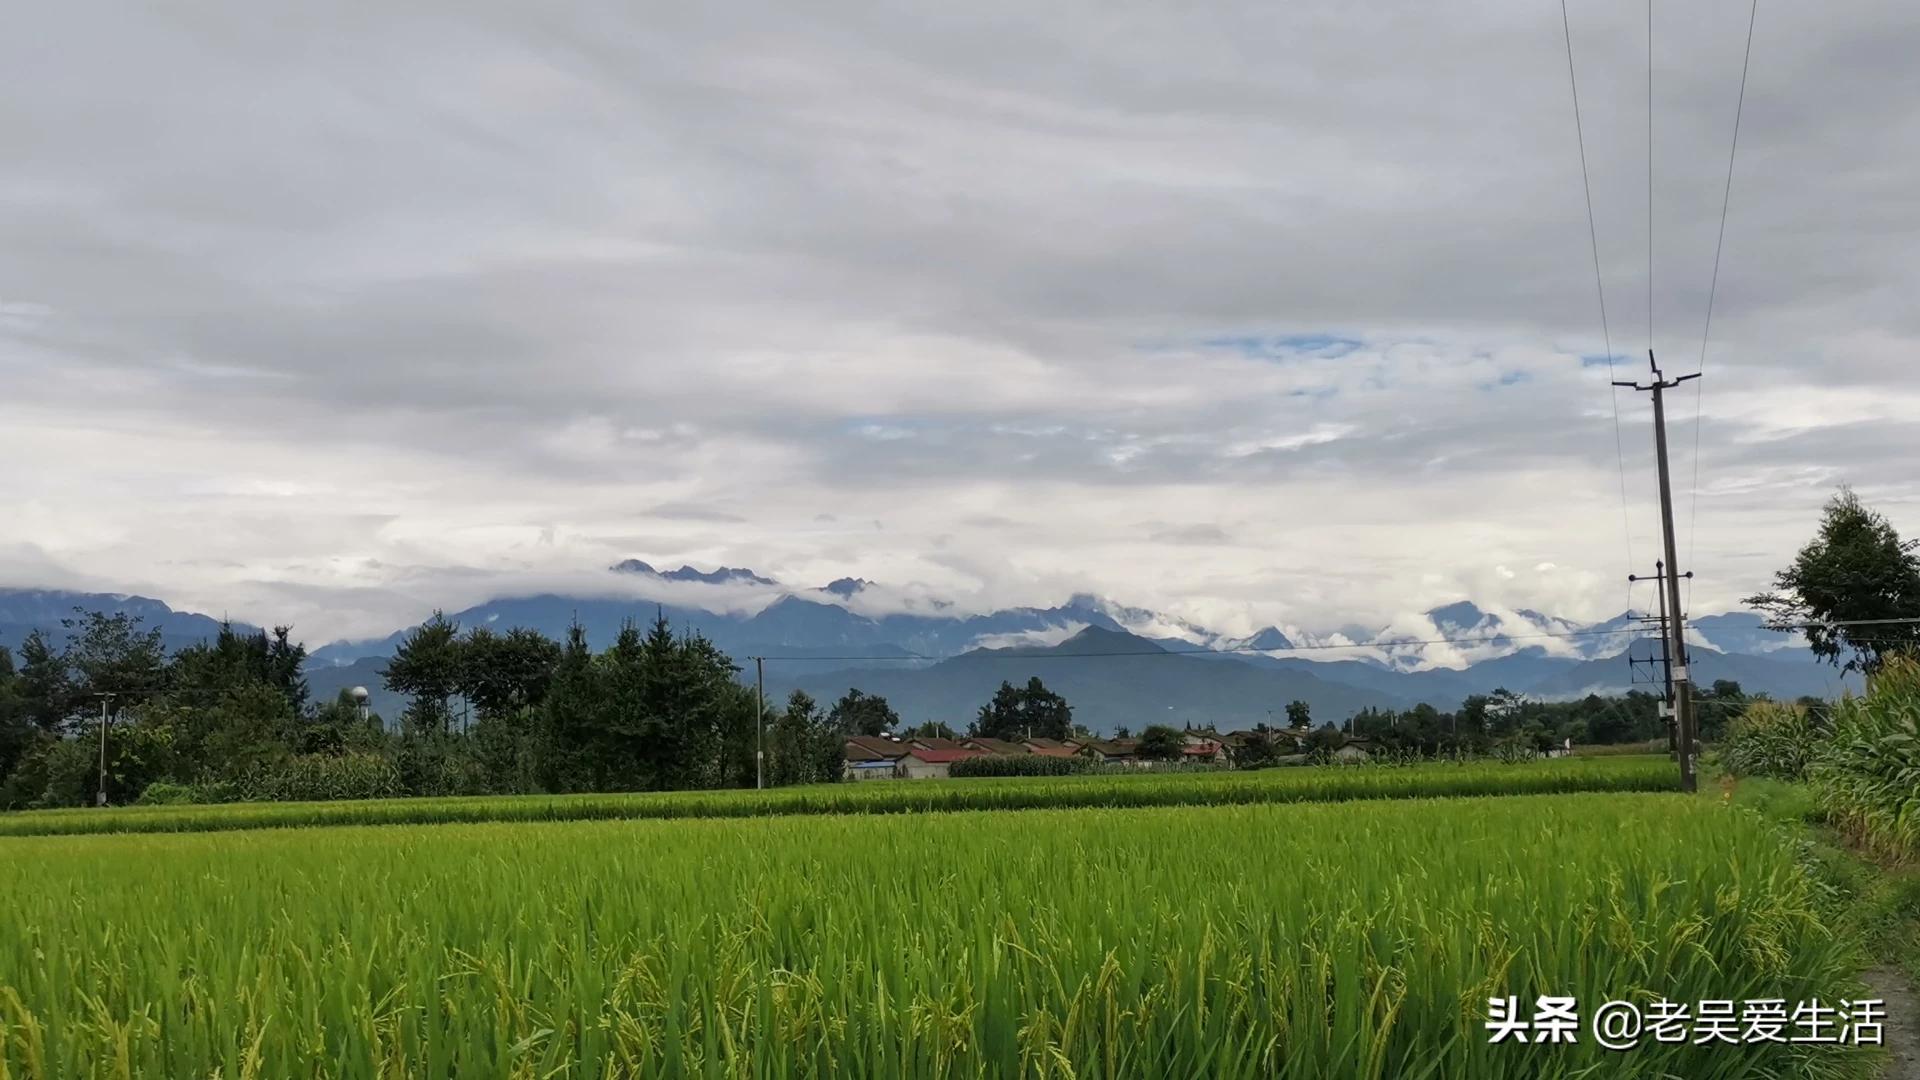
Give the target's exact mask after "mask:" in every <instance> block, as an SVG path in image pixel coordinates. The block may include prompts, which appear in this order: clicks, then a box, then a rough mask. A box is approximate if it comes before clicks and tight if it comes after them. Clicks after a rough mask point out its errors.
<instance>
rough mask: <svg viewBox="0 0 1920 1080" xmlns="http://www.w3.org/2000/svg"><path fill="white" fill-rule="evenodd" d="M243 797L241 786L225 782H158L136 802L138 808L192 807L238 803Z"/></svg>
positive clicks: (149, 785)
mask: <svg viewBox="0 0 1920 1080" xmlns="http://www.w3.org/2000/svg"><path fill="white" fill-rule="evenodd" d="M241 797H242V792H241V790H240V787H239V785H237V784H232V783H229V782H227V781H224V780H216V781H212V782H210V783H205V784H176V783H173V782H171V781H167V780H156V781H154V782H153V783H151V784H148V785H147V790H145V791H143V792H141V793H140V798H138V799H136V800H134V804H135V805H136V806H190V805H198V804H206V803H229V802H237V801H239V800H240V798H241Z"/></svg>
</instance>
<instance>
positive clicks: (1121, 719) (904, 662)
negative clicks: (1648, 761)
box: [0, 559, 1857, 730]
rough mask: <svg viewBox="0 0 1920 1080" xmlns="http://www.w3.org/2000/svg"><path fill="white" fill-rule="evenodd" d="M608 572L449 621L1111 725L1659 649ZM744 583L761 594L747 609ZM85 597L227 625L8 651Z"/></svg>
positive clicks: (1344, 708)
mask: <svg viewBox="0 0 1920 1080" xmlns="http://www.w3.org/2000/svg"><path fill="white" fill-rule="evenodd" d="M610 570H611V571H612V572H613V575H614V576H615V577H617V578H618V579H619V580H620V581H622V582H638V583H640V584H641V586H642V590H641V591H645V585H646V584H647V583H649V582H653V581H659V582H663V583H671V585H670V587H668V586H663V587H662V590H661V591H663V592H667V593H671V595H672V596H673V597H674V599H675V601H676V602H675V603H672V604H669V603H664V602H656V601H654V600H648V599H638V598H635V597H634V596H631V595H629V596H625V597H610V596H560V595H554V594H541V595H534V596H523V597H507V598H502V599H497V600H492V601H489V602H487V603H484V604H480V605H476V606H474V607H471V608H467V609H465V610H462V611H458V612H454V613H451V615H450V616H449V617H450V618H452V619H454V620H455V621H456V622H458V623H459V624H460V625H462V626H492V627H496V628H498V629H502V630H504V629H507V628H509V627H514V626H525V627H530V628H533V629H536V630H539V631H541V632H542V633H545V634H547V635H548V636H550V637H554V638H559V637H561V636H562V635H563V634H564V633H565V632H566V629H567V627H568V626H569V625H570V624H572V623H574V622H578V623H579V624H580V626H581V627H582V628H583V629H584V630H585V631H586V634H587V638H588V640H589V641H590V642H592V643H594V644H595V645H596V646H601V645H604V644H605V643H607V642H609V641H611V640H612V638H613V637H614V635H615V634H617V633H618V632H619V629H620V627H621V625H622V624H623V623H625V622H626V621H628V620H635V621H639V622H643V623H644V622H645V621H647V620H649V619H651V618H653V617H654V615H655V614H656V612H657V613H659V614H661V615H664V616H665V617H666V618H667V619H669V620H670V621H672V622H673V624H674V625H675V627H676V628H680V629H688V630H697V631H698V632H700V633H702V634H704V635H706V636H707V637H708V638H710V639H712V640H713V642H714V643H715V644H716V645H718V646H719V647H720V648H721V649H723V650H724V651H726V652H727V653H728V654H730V655H731V656H733V657H734V658H735V659H736V661H738V662H740V663H741V665H742V667H743V668H744V669H745V674H746V675H747V676H748V677H750V676H751V673H752V670H753V668H752V665H751V664H750V663H748V662H747V660H748V658H750V657H755V656H760V657H766V658H767V662H766V665H765V669H766V682H767V690H768V694H769V698H770V699H779V698H784V697H785V695H786V694H787V693H788V692H789V691H791V690H795V689H802V690H806V691H807V692H809V693H811V694H813V695H814V696H815V697H816V698H820V699H823V700H827V701H831V700H832V699H834V698H837V697H839V696H840V695H841V694H843V693H845V692H846V691H847V690H848V689H849V688H854V687H857V688H859V689H861V690H864V691H866V692H868V693H877V694H882V695H884V696H886V697H887V698H888V700H889V701H891V702H892V703H893V705H894V707H895V709H896V710H897V711H899V712H900V714H901V716H902V717H903V718H904V719H906V720H908V721H912V722H917V721H919V720H927V719H933V720H944V721H946V722H948V723H958V722H964V720H965V719H966V718H967V717H969V716H971V715H972V713H973V711H974V710H975V709H976V708H977V707H978V706H979V704H980V703H981V702H982V701H984V700H986V698H987V697H989V696H990V695H991V694H992V692H993V689H994V687H996V686H998V685H999V683H1000V682H1001V681H1002V680H1003V679H1004V680H1008V681H1013V682H1024V681H1025V680H1026V679H1027V678H1028V677H1029V676H1032V675H1038V676H1040V677H1041V678H1043V679H1044V680H1046V682H1047V684H1048V685H1049V686H1050V687H1052V688H1054V689H1055V690H1058V691H1059V692H1061V693H1062V694H1064V695H1066V697H1067V699H1068V700H1069V701H1071V702H1073V703H1074V704H1075V707H1076V712H1077V715H1079V716H1081V717H1082V718H1083V719H1084V720H1086V721H1088V722H1089V723H1091V724H1092V725H1093V726H1095V727H1096V728H1097V729H1104V730H1111V729H1112V728H1114V727H1117V726H1122V725H1124V726H1129V727H1139V726H1142V725H1144V724H1147V723H1153V722H1164V721H1166V720H1169V719H1178V720H1181V721H1191V722H1196V723H1198V722H1207V723H1216V724H1231V725H1235V726H1240V725H1245V724H1251V723H1256V722H1259V721H1261V720H1265V719H1267V718H1268V714H1269V710H1277V709H1279V708H1281V707H1283V706H1284V705H1285V704H1286V703H1287V702H1288V701H1292V700H1295V699H1298V700H1303V701H1306V702H1307V703H1308V704H1309V705H1310V706H1312V708H1313V710H1314V714H1315V715H1316V716H1319V717H1321V718H1323V719H1340V718H1344V717H1345V716H1346V715H1348V714H1350V713H1351V712H1353V711H1355V710H1358V709H1361V708H1367V707H1380V708H1405V707H1409V706H1411V705H1413V704H1415V703H1418V702H1427V703H1429V704H1432V705H1435V706H1436V707H1440V708H1452V707H1454V706H1456V705H1458V704H1459V702H1460V701H1461V700H1462V699H1463V698H1465V697H1467V696H1468V695H1470V694H1475V693H1486V692H1489V691H1491V690H1493V689H1495V688H1497V687H1505V688H1507V689H1510V690H1514V691H1518V692H1523V693H1528V694H1533V695H1536V696H1540V697H1547V698H1567V697H1574V696H1580V695H1583V694H1586V693H1589V692H1620V691H1624V690H1626V689H1628V688H1630V687H1631V686H1632V685H1634V679H1635V671H1634V669H1632V668H1630V666H1629V665H1628V663H1627V660H1626V656H1625V655H1624V654H1625V653H1626V652H1627V651H1628V649H1629V647H1630V646H1633V647H1635V649H1636V650H1637V651H1638V652H1644V651H1645V650H1646V649H1647V647H1648V646H1649V645H1651V644H1652V643H1651V642H1648V641H1646V640H1645V639H1644V638H1639V637H1637V635H1636V633H1635V628H1636V627H1637V626H1638V620H1639V616H1637V615H1636V614H1635V613H1632V612H1623V613H1622V614H1620V615H1617V616H1615V617H1613V618H1612V619H1608V620H1605V621H1603V622H1599V623H1590V624H1586V623H1579V622H1576V621H1573V620H1567V619H1562V618H1558V617H1555V616H1551V615H1547V614H1544V613H1541V612H1537V611H1531V610H1526V609H1519V610H1505V609H1488V608H1482V607H1480V606H1478V605H1475V604H1473V603H1471V602H1465V601H1462V602H1458V603H1453V604H1447V605H1443V606H1441V607H1436V608H1433V609H1431V610H1429V611H1427V612H1425V613H1424V616H1423V618H1422V620H1420V621H1419V622H1418V623H1416V624H1415V629H1414V630H1413V631H1412V632H1406V627H1405V625H1404V624H1403V625H1402V626H1401V627H1400V628H1399V629H1398V630H1396V631H1391V632H1390V631H1388V630H1376V631H1367V630H1363V629H1360V628H1348V629H1346V630H1343V631H1341V632H1339V633H1337V634H1334V635H1328V636H1326V637H1317V636H1315V635H1312V634H1307V633H1303V632H1299V631H1294V632H1292V633H1289V632H1288V631H1284V630H1282V629H1281V628H1279V627H1275V626H1269V627H1265V628H1262V629H1260V630H1258V631H1256V632H1255V633H1253V634H1250V635H1246V636H1244V637H1236V636H1229V635H1225V634H1220V633H1216V632H1214V631H1211V630H1209V629H1207V628H1205V627H1202V626H1199V625H1196V624H1194V623H1192V622H1190V621H1187V620H1183V619H1180V618H1177V617H1173V616H1169V615H1165V614H1163V613H1159V612H1155V611H1152V610H1149V609H1145V608H1137V607H1129V606H1126V605H1121V604H1117V603H1114V602H1112V601H1109V600H1106V599H1103V598H1101V597H1097V596H1093V595H1090V594H1077V595H1075V596H1072V597H1069V598H1068V599H1067V601H1066V602H1065V603H1063V604H1060V605H1057V606H1053V607H1014V608H1004V609H1000V610H996V611H990V612H985V613H969V612H965V611H962V610H960V609H959V608H957V607H956V606H954V605H952V604H949V603H944V602H940V601H923V602H920V603H919V604H917V605H915V606H914V607H913V608H912V609H910V610H891V611H889V610H886V609H885V607H884V606H874V605H872V604H869V603H868V601H870V600H872V599H873V598H874V597H875V596H877V595H881V594H884V592H885V590H884V589H883V587H881V586H877V585H875V584H874V583H873V582H870V581H867V580H864V579H861V578H855V577H846V578H841V579H839V580H836V581H833V582H831V583H829V584H827V585H825V586H823V587H820V588H817V589H788V588H786V587H784V586H781V585H780V584H779V583H777V582H776V581H774V580H773V579H772V578H769V577H766V576H763V575H761V574H759V573H756V572H755V571H753V570H750V569H745V568H737V567H724V566H723V567H720V568H718V569H715V570H712V571H702V570H698V569H695V568H694V567H691V566H682V567H680V568H678V569H676V570H668V571H660V570H657V569H655V568H654V567H653V566H652V565H650V564H649V563H647V562H644V561H642V560H639V559H629V560H626V561H624V562H621V563H618V564H616V565H615V566H613V567H611V568H610ZM709 594H711V595H709ZM723 594H724V595H723ZM742 594H750V595H749V598H748V600H747V601H746V602H745V606H744V607H743V606H740V605H741V604H742V600H741V595H742ZM689 596H691V597H693V599H694V600H695V601H698V602H700V603H708V604H709V606H699V603H692V602H689V600H688V597H689ZM856 607H864V608H865V610H866V613H862V611H859V610H855V608H856ZM75 608H81V609H86V610H102V611H125V612H129V613H132V614H136V615H139V616H141V618H142V619H143V620H145V623H146V625H148V626H153V627H158V628H160V630H161V632H162V637H163V639H164V640H165V641H166V643H167V645H168V647H169V648H179V647H181V646H183V645H186V644H191V643H192V642H195V641H200V640H205V639H207V638H209V637H211V636H212V635H213V634H214V633H216V632H217V630H218V627H219V625H220V621H219V620H218V619H215V618H212V617H210V616H207V615H203V614H197V613H193V612H181V611H175V610H173V609H172V608H170V607H169V606H168V605H166V604H165V603H163V602H161V601H158V600H153V599H149V598H145V597H139V596H121V595H111V594H99V593H72V592H60V591H55V590H33V589H13V590H7V589H0V645H7V646H12V647H14V648H16V649H17V647H18V644H19V641H20V639H22V638H24V637H25V636H26V634H27V633H28V632H30V631H31V630H33V629H35V628H39V629H42V630H44V631H47V632H48V633H51V634H53V635H54V636H55V637H56V638H58V637H59V636H60V635H61V629H60V625H59V623H60V619H61V618H63V617H68V616H71V615H72V614H73V610H74V609H75ZM242 628H243V629H248V630H251V629H252V628H251V627H242ZM1428 628H1430V629H1428ZM410 629H411V628H410V627H405V628H400V629H397V630H395V631H394V632H393V633H391V634H389V635H387V636H386V637H383V638H378V639H372V640H365V641H353V642H348V641H340V642H333V643H330V644H327V645H322V646H320V647H318V648H315V649H314V650H313V651H312V654H311V656H310V657H309V660H308V671H307V675H308V681H309V684H310V685H311V687H312V690H313V692H314V695H315V697H316V698H324V697H331V696H332V695H333V694H335V693H337V692H338V691H339V690H341V689H344V688H346V687H350V686H356V685H363V686H366V687H367V688H368V689H369V690H370V691H372V693H373V706H374V708H375V709H376V710H377V711H380V712H382V713H383V714H385V715H389V716H391V715H395V714H396V713H397V711H398V709H399V708H400V706H401V704H402V702H400V701H399V700H397V699H396V698H394V697H392V696H391V695H389V694H388V693H387V692H386V691H385V690H384V687H383V686H382V685H381V678H380V671H381V669H382V668H383V667H384V666H385V662H386V659H387V658H388V657H390V656H391V655H392V654H393V651H394V649H395V648H397V647H398V646H399V644H400V642H401V641H402V640H403V639H404V638H405V636H406V634H407V632H408V631H409V630H410ZM1689 631H1690V637H1691V639H1692V642H1693V645H1694V654H1695V655H1694V667H1695V677H1696V678H1697V679H1699V680H1700V681H1702V682H1703V683H1710V682H1711V681H1712V680H1714V679H1716V678H1728V679H1734V680H1736V681H1738V682H1740V683H1741V685H1742V686H1743V687H1744V688H1745V689H1747V690H1749V691H1765V692H1767V693H1771V694H1773V695H1775V696H1778V697H1798V696H1800V695H1802V694H1819V695H1823V696H1824V695H1832V694H1836V693H1838V692H1839V691H1840V689H1841V688H1842V687H1845V686H1849V685H1853V686H1854V687H1855V688H1856V689H1857V684H1853V683H1849V682H1847V681H1846V680H1843V679H1842V678H1840V677H1839V674H1838V673H1837V672H1836V671H1835V670H1834V669H1832V668H1831V667H1827V666H1824V665H1821V664H1818V663H1817V662H1815V661H1814V660H1813V659H1812V657H1811V655H1810V654H1809V653H1808V652H1807V651H1806V650H1805V648H1804V647H1802V643H1801V642H1799V641H1798V640H1797V639H1796V638H1793V637H1790V636H1788V635H1783V634H1778V633H1774V632H1771V631H1768V630H1766V629H1765V628H1764V625H1763V623H1762V621H1761V620H1760V618H1759V617H1758V616H1756V615H1752V614H1749V613H1745V612H1734V613H1728V614H1722V615H1710V616H1706V617H1703V618H1700V619H1696V620H1693V621H1692V622H1691V623H1690V624H1689ZM1438 638H1445V639H1449V641H1450V642H1451V644H1449V645H1447V646H1444V648H1445V649H1446V650H1450V651H1449V652H1447V653H1445V654H1444V655H1443V654H1440V653H1437V652H1436V646H1434V645H1431V644H1425V643H1424V642H1430V641H1432V640H1433V639H1438ZM1636 641H1638V642H1639V643H1638V645H1637V646H1636V645H1635V642H1636ZM1443 665H1444V666H1443ZM1649 674H1650V672H1649V670H1648V669H1647V668H1646V667H1644V666H1643V667H1641V668H1640V669H1639V670H1638V677H1639V678H1640V679H1641V680H1643V681H1644V680H1645V679H1646V678H1647V677H1648V676H1649Z"/></svg>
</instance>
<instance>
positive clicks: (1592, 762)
mask: <svg viewBox="0 0 1920 1080" xmlns="http://www.w3.org/2000/svg"><path fill="white" fill-rule="evenodd" d="M1677 783H1678V776H1677V774H1676V772H1675V768H1674V765H1673V763H1672V762H1670V761H1667V760H1666V759H1665V758H1663V757H1655V756H1647V755H1641V756H1633V757H1612V758H1593V759H1587V758H1562V759H1557V760H1551V761H1536V762H1526V763H1520V764H1503V763H1501V762H1497V761H1474V762H1433V763H1427V764H1420V765H1405V766H1375V765H1356V766H1341V767H1327V768H1293V769H1266V770H1261V771H1257V772H1218V773H1172V774H1150V773H1142V774H1137V775H1124V774H1123V775H1114V774H1103V775H1097V776H1065V777H1054V778H1034V777H1008V778H987V777H981V778H975V779H966V780H911V781H896V780H887V781H866V782H863V783H846V784H823V785H817V786H813V787H797V788H772V789H769V790H766V791H670V792H636V793H630V794H612V795H509V796H479V797H467V798H440V799H370V800H360V801H353V802H319V803H238V804H228V805H215V806H136V807H127V808H113V809H107V810H100V809H94V808H81V809H71V810H36V811H29V812H25V813H13V814H0V836H26V835H38V834H66V833H103V832H211V831H218V830H227V829H264V828H283V827H294V826H315V825H424V824H435V823H447V822H483V821H588V820H600V819H619V818H714V817H764V816H770V815H787V814H885V813H910V812H924V811H935V810H1021V809H1034V808H1068V807H1126V806H1195V805H1208V806H1213V805H1224V804H1240V803H1268V802H1342V801H1347V800H1352V799H1379V798H1413V797H1426V796H1450V795H1459V796H1464V795H1525V794H1548V793H1565V792H1576V791H1616V792H1626V791H1669V790H1672V789H1673V788H1674V787H1675V786H1676V785H1677Z"/></svg>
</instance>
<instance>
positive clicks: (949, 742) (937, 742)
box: [907, 735, 966, 750]
mask: <svg viewBox="0 0 1920 1080" xmlns="http://www.w3.org/2000/svg"><path fill="white" fill-rule="evenodd" d="M907 741H908V742H910V743H912V744H913V745H914V746H924V747H926V748H927V749H929V750H965V749H966V746H965V745H964V744H962V743H961V742H960V740H959V739H941V738H936V737H935V736H932V735H929V736H927V737H925V738H922V739H908V740H907Z"/></svg>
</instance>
